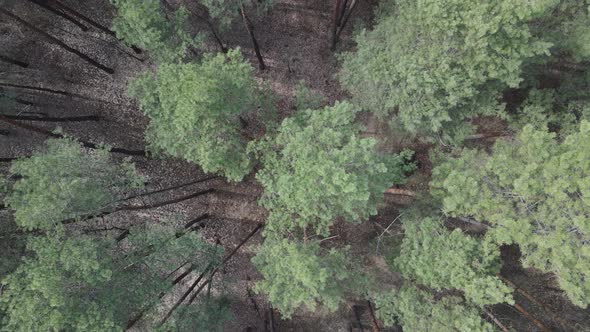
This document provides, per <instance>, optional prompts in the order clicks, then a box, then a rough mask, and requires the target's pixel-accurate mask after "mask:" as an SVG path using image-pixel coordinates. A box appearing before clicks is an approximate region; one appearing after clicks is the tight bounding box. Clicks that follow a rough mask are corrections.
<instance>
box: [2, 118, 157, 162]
mask: <svg viewBox="0 0 590 332" xmlns="http://www.w3.org/2000/svg"><path fill="white" fill-rule="evenodd" d="M0 121H2V122H5V123H8V124H11V125H13V126H15V127H19V128H23V129H26V130H30V131H33V132H36V133H39V134H42V135H45V136H48V137H53V138H65V137H66V136H64V135H62V134H57V133H53V132H51V131H49V130H46V129H43V128H39V127H35V126H31V125H28V124H25V123H20V122H18V121H16V120H12V119H9V118H6V117H4V116H2V115H0ZM79 142H80V143H82V145H83V146H85V147H87V148H89V149H98V146H97V145H96V144H94V143H91V142H86V141H81V140H79ZM110 152H113V153H121V154H126V155H129V156H142V157H146V156H147V155H146V153H145V151H144V150H128V149H123V148H111V150H110Z"/></svg>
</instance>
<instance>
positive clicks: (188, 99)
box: [130, 50, 261, 181]
mask: <svg viewBox="0 0 590 332" xmlns="http://www.w3.org/2000/svg"><path fill="white" fill-rule="evenodd" d="M252 71H253V68H252V67H251V66H250V65H249V64H248V63H247V62H246V61H245V60H244V59H243V57H242V56H241V54H240V51H239V50H230V51H229V52H228V53H227V54H217V55H210V54H207V55H205V56H204V58H203V60H202V62H200V63H198V64H162V65H160V66H159V68H158V70H157V73H155V74H154V73H143V74H142V75H141V76H139V77H138V78H136V79H135V80H134V81H133V82H132V84H131V86H130V93H131V95H132V96H134V97H137V98H138V99H139V103H140V105H141V108H142V110H143V112H144V113H145V114H146V115H147V116H149V118H150V120H151V121H150V125H149V127H148V129H147V133H146V139H147V141H148V143H149V144H150V148H151V149H152V150H153V151H156V152H160V151H161V152H165V153H167V154H169V155H171V156H174V157H181V158H183V159H185V160H187V161H191V162H195V163H197V164H199V165H200V166H201V167H202V168H203V170H204V171H205V172H216V173H221V174H222V175H224V176H225V177H227V178H228V179H230V180H232V181H239V180H241V179H242V178H243V177H244V176H245V175H246V174H248V173H249V172H250V170H251V168H252V163H251V161H250V158H249V156H248V155H247V153H246V143H247V139H246V138H245V137H243V136H242V133H241V131H240V130H241V129H240V121H239V117H240V115H242V114H244V113H246V112H250V111H253V110H254V109H255V107H256V106H257V103H258V102H259V99H260V98H259V96H261V94H260V93H259V91H258V89H257V84H256V82H255V80H254V78H253V76H252Z"/></svg>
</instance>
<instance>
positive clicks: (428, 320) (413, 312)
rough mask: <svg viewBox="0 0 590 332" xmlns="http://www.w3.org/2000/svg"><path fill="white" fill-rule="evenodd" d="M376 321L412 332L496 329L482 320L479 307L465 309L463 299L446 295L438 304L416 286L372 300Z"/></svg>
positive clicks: (380, 294)
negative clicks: (395, 325) (397, 325)
mask: <svg viewBox="0 0 590 332" xmlns="http://www.w3.org/2000/svg"><path fill="white" fill-rule="evenodd" d="M373 300H374V301H375V305H376V307H377V312H376V314H377V317H378V318H379V319H380V320H381V321H382V322H383V324H384V325H385V326H393V325H394V324H396V323H397V324H400V325H401V326H402V327H403V329H404V331H412V332H430V331H437V332H447V331H448V332H457V331H461V332H476V331H477V332H480V331H481V332H491V331H495V329H494V327H493V326H492V325H491V324H490V323H488V322H486V321H484V320H482V319H481V317H480V312H479V310H478V308H477V307H474V306H470V305H463V304H462V300H461V298H459V297H457V296H452V295H447V296H443V297H442V298H441V299H440V300H435V299H434V298H433V297H432V296H431V295H430V294H429V293H427V292H425V291H421V290H418V289H416V288H414V287H413V286H404V287H402V288H401V289H400V290H399V291H395V290H391V291H389V292H381V293H379V294H375V295H374V296H373Z"/></svg>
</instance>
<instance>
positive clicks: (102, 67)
mask: <svg viewBox="0 0 590 332" xmlns="http://www.w3.org/2000/svg"><path fill="white" fill-rule="evenodd" d="M0 13H2V14H4V15H6V16H8V17H10V18H12V19H13V20H15V21H16V22H18V23H20V24H21V25H23V26H25V27H26V28H27V29H29V30H31V31H34V32H36V33H37V34H39V35H40V36H41V37H43V39H45V40H47V41H48V42H50V43H52V44H55V45H57V46H59V47H61V48H63V49H64V50H66V51H68V52H70V53H72V54H74V55H76V56H78V57H79V58H81V59H82V60H84V61H86V62H87V63H89V64H91V65H92V66H94V67H96V68H98V69H100V70H102V71H104V72H105V73H107V74H113V73H114V72H115V71H114V70H113V69H112V68H109V67H107V66H105V65H102V64H100V63H99V62H98V61H96V60H94V59H92V58H91V57H89V56H87V55H86V54H84V53H82V52H80V51H78V50H76V49H74V48H72V47H70V46H68V45H66V44H65V43H64V42H62V41H61V40H59V39H57V38H55V37H53V36H51V35H50V34H48V33H47V32H45V31H43V30H41V29H39V28H37V27H35V26H33V25H32V24H30V23H29V22H27V21H25V20H23V19H21V18H20V17H18V16H16V15H15V14H13V13H11V12H9V11H7V10H6V9H4V8H0Z"/></svg>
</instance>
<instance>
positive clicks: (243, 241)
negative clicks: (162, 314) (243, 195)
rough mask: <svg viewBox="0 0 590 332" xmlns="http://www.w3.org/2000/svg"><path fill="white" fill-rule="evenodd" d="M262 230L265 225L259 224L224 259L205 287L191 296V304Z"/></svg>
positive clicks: (212, 272)
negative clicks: (216, 274)
mask: <svg viewBox="0 0 590 332" xmlns="http://www.w3.org/2000/svg"><path fill="white" fill-rule="evenodd" d="M262 228H264V224H258V226H256V228H254V229H253V230H252V231H251V232H250V233H248V235H247V236H246V237H245V238H244V239H243V240H242V241H241V242H240V243H239V244H238V245H237V246H236V247H235V248H234V250H232V252H230V253H229V255H227V256H226V257H225V258H224V259H223V261H222V262H221V265H220V266H217V267H216V268H215V269H214V270H213V271H211V276H210V277H209V279H207V280H206V281H205V282H204V283H203V285H201V287H199V289H198V290H197V291H196V292H195V294H193V296H191V298H190V299H189V301H188V303H189V304H192V303H193V301H194V300H195V299H196V298H197V295H199V292H200V290H202V289H203V287H205V285H206V284H208V283H210V282H211V280H212V279H213V277H214V276H215V273H217V271H219V268H220V267H222V266H224V265H225V264H226V263H227V262H228V261H229V260H230V259H231V258H232V257H233V256H234V255H235V254H236V253H237V252H238V250H240V248H241V247H242V246H243V245H244V244H246V242H248V240H250V239H251V238H252V237H253V236H254V235H256V233H258V231H259V230H261V229H262Z"/></svg>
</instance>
